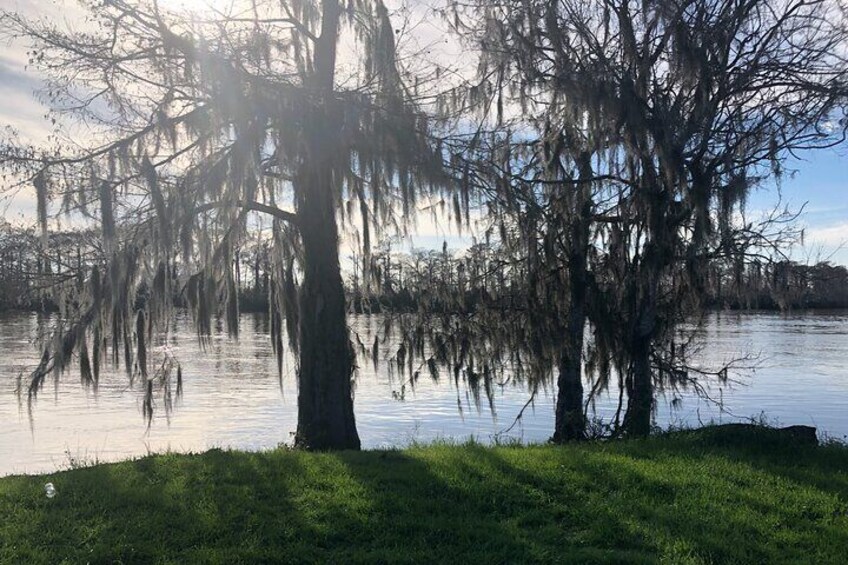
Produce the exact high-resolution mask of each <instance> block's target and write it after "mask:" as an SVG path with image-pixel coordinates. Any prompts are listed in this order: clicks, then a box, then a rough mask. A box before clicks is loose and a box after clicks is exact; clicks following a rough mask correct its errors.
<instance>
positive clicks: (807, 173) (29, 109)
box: [0, 0, 848, 265]
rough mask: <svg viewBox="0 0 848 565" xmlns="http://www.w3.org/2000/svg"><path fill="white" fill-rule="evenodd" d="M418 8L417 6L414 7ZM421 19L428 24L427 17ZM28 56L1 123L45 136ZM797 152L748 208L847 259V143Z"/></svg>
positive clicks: (803, 252) (424, 237)
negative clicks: (794, 214) (785, 210)
mask: <svg viewBox="0 0 848 565" xmlns="http://www.w3.org/2000/svg"><path fill="white" fill-rule="evenodd" d="M203 1H209V0H160V4H162V5H166V4H167V3H169V2H170V3H171V4H172V6H175V7H178V6H180V5H185V6H192V5H199V4H200V3H201V2H203ZM395 3H397V2H395ZM0 9H2V10H17V11H20V12H23V13H25V14H27V15H32V16H37V17H49V18H51V19H54V20H55V19H57V18H58V19H59V20H60V23H65V24H66V25H77V24H78V23H79V22H80V21H81V19H80V12H79V10H78V8H77V7H76V6H75V5H74V2H73V1H68V2H65V1H64V0H0ZM416 11H420V10H413V12H416ZM418 25H419V26H420V25H421V23H420V22H418ZM424 25H425V27H426V26H427V23H426V22H425V24H424ZM431 27H432V25H431ZM426 35H427V36H428V39H427V41H432V40H433V38H434V37H437V35H438V30H437V28H433V29H427V31H426ZM0 37H2V35H0ZM26 60H27V55H26V46H25V45H24V44H22V43H20V42H9V41H7V40H5V39H3V40H2V41H1V42H0V127H6V126H11V127H12V128H14V129H16V130H18V131H19V132H21V133H22V134H24V135H25V136H26V137H28V138H32V139H43V138H44V137H45V136H46V134H47V132H48V131H49V122H47V121H46V120H45V118H44V114H45V108H44V106H43V105H42V104H41V102H40V101H39V98H38V96H37V92H38V91H39V89H40V88H41V81H40V78H39V77H38V75H36V74H35V73H34V72H33V71H32V70H27V69H26V68H25V66H26ZM799 157H800V158H798V159H792V160H790V161H789V162H788V163H787V164H786V168H787V169H788V170H789V171H790V172H791V174H788V175H786V177H785V178H784V179H783V180H782V182H781V183H780V186H779V187H778V186H777V185H776V184H775V183H769V184H766V185H764V186H762V187H761V188H759V189H758V190H756V191H755V192H754V193H753V194H752V195H751V197H750V200H749V202H748V209H749V210H750V211H751V212H752V214H754V213H756V211H757V210H768V209H771V208H773V207H774V206H776V205H777V204H778V203H781V204H782V205H786V206H788V207H789V208H790V209H791V210H800V209H801V208H802V207H803V209H804V213H803V215H802V216H801V222H802V224H803V225H804V226H805V228H806V233H805V245H804V247H799V248H797V249H794V250H792V252H791V254H792V257H793V258H794V259H797V260H800V261H817V260H830V261H833V262H835V263H840V264H843V265H848V145H845V146H842V147H838V148H836V149H829V150H822V151H817V152H809V153H805V154H802V155H800V156H799ZM34 209H35V205H34V194H26V193H22V194H19V195H17V196H15V197H12V198H9V197H8V196H7V197H2V198H0V212H2V213H3V216H4V217H5V218H6V219H9V220H19V221H27V220H29V219H31V218H32V217H33V216H34ZM418 231H419V234H418V236H417V237H416V238H415V243H416V244H417V245H426V246H432V247H437V248H438V247H441V242H442V241H443V240H444V239H445V238H447V239H448V241H449V244H450V245H451V246H452V247H457V246H462V245H463V241H464V240H466V241H467V238H457V237H456V234H455V233H454V232H453V231H452V230H451V228H450V227H449V226H448V225H447V223H445V222H442V223H439V222H432V221H426V220H425V221H422V222H421V223H420V226H419V230H418Z"/></svg>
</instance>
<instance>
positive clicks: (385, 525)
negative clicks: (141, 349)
mask: <svg viewBox="0 0 848 565" xmlns="http://www.w3.org/2000/svg"><path fill="white" fill-rule="evenodd" d="M846 469H848V450H846V449H844V448H817V449H816V448H794V447H789V446H786V445H782V446H778V445H771V444H769V443H768V442H767V441H762V442H748V443H747V444H739V445H727V444H724V443H721V442H718V443H716V442H715V441H714V440H713V439H709V438H707V439H705V438H704V437H700V438H698V437H696V436H687V435H678V436H668V437H663V438H657V439H650V440H645V441H629V442H617V443H609V444H589V445H582V446H566V447H563V448H555V447H532V448H496V449H491V448H484V447H481V446H478V445H473V444H472V445H463V446H431V447H426V448H414V449H410V450H407V451H388V452H363V453H352V452H343V453H330V454H320V453H319V454H306V453H293V452H286V451H278V452H270V453H263V454H250V453H230V452H224V451H219V450H213V451H210V452H208V453H205V454H203V455H195V456H178V455H164V456H157V457H150V458H145V459H141V460H138V461H135V462H127V463H121V464H116V465H104V466H98V467H93V468H90V469H82V470H77V471H71V472H66V473H60V474H56V475H54V476H52V477H50V478H49V480H53V481H54V482H55V483H56V485H57V488H58V489H59V496H58V497H57V498H55V499H53V500H49V501H48V500H46V499H45V498H44V495H43V493H41V492H40V488H41V485H43V482H44V481H45V480H48V479H46V478H44V477H13V478H7V479H2V480H0V514H2V515H4V516H5V517H6V519H5V521H4V522H3V523H2V524H0V540H6V541H2V542H0V562H57V561H61V560H67V561H69V562H93V563H96V562H123V563H150V562H174V563H177V562H179V563H187V562H221V563H236V562H298V563H303V562H363V563H380V562H383V563H395V562H486V563H489V562H492V563H517V562H557V563H568V562H573V563H593V562H607V563H626V562H633V563H643V562H644V563H653V562H668V563H711V562H712V563H733V562H737V563H780V562H816V563H842V562H843V557H844V555H846V554H848V518H846V508H847V507H846V500H848V483H846V481H848V477H846ZM9 540H11V541H9Z"/></svg>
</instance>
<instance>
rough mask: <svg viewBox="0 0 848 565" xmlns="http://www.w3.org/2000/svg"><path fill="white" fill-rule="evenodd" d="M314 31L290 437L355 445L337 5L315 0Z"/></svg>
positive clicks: (300, 201) (300, 189)
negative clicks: (336, 107) (339, 192)
mask: <svg viewBox="0 0 848 565" xmlns="http://www.w3.org/2000/svg"><path fill="white" fill-rule="evenodd" d="M322 8H323V20H322V23H321V35H320V37H319V38H318V39H317V41H316V45H315V61H314V71H315V73H314V76H313V77H312V78H313V81H312V85H313V86H314V87H315V89H316V95H317V100H316V106H315V107H314V110H313V111H312V112H311V113H310V115H308V116H306V117H305V119H306V120H307V123H308V124H309V126H310V127H308V128H306V130H305V131H304V146H305V147H304V149H305V154H304V160H303V164H302V166H301V167H300V171H299V173H298V175H297V178H296V179H295V185H296V186H295V192H296V195H297V196H296V199H297V218H298V227H299V228H300V236H301V241H302V243H303V283H302V285H301V288H300V294H299V304H298V306H299V318H298V319H299V327H298V335H299V347H300V363H299V368H298V385H299V390H298V400H297V408H298V422H297V434H296V436H295V445H296V446H298V447H304V448H307V449H319V450H323V449H359V447H360V442H359V435H358V434H357V431H356V421H355V419H354V414H353V390H352V384H351V379H352V376H353V368H354V362H353V349H352V346H351V343H350V335H349V332H348V329H347V319H346V306H345V294H344V287H343V285H342V277H341V269H340V267H339V235H338V226H337V224H336V205H335V201H334V194H335V188H336V186H335V183H337V182H340V179H338V178H336V175H335V174H334V166H333V162H334V159H336V158H337V157H338V154H337V151H336V150H335V149H336V147H335V141H334V140H335V138H336V136H335V135H334V131H333V129H334V128H333V124H334V120H333V106H332V105H333V80H334V70H335V60H336V41H337V39H338V28H339V16H340V7H339V3H338V0H324V2H322Z"/></svg>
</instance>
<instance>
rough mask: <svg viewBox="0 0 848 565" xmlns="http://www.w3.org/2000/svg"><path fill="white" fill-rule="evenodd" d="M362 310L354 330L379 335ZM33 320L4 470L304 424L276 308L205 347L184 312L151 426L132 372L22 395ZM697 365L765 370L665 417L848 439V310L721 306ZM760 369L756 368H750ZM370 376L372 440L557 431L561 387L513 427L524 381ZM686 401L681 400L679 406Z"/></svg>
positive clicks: (278, 436)
mask: <svg viewBox="0 0 848 565" xmlns="http://www.w3.org/2000/svg"><path fill="white" fill-rule="evenodd" d="M374 322H375V321H374V320H371V321H370V322H369V320H368V319H367V318H364V317H360V318H357V319H354V320H353V321H352V325H353V326H354V328H355V329H356V330H357V331H359V332H360V333H361V334H363V341H364V342H365V343H370V341H368V340H367V335H368V332H369V324H370V323H374ZM37 327H38V321H37V317H36V316H35V315H29V314H27V315H20V314H18V315H11V316H8V315H7V316H5V317H3V318H0V476H2V475H7V474H16V473H25V472H26V473H34V472H42V471H50V470H54V469H57V468H61V467H66V466H68V464H69V463H70V461H71V460H72V459H74V460H80V461H86V462H91V461H111V460H117V459H124V458H129V457H133V456H138V455H143V454H146V453H148V452H161V451H165V450H173V451H203V450H206V449H209V448H212V447H235V448H242V449H267V448H273V447H275V446H277V445H278V444H280V443H284V442H289V441H290V440H291V433H292V432H293V431H294V429H295V418H296V401H297V391H296V385H295V382H294V375H293V365H292V364H291V363H288V364H287V366H286V368H285V373H286V376H285V377H284V378H283V380H282V386H281V384H280V381H279V380H278V378H277V373H276V367H275V362H274V360H273V356H272V353H271V349H270V346H269V340H268V327H267V323H266V321H265V318H264V316H259V315H257V316H252V315H245V316H244V317H243V320H242V335H241V337H240V340H239V341H238V342H232V341H229V340H227V339H226V338H225V337H223V336H220V337H216V338H214V339H213V341H212V343H211V344H210V345H209V346H208V347H207V349H206V351H203V350H201V348H200V347H199V346H198V344H197V340H196V339H195V334H194V332H193V330H192V328H191V326H190V324H189V323H188V322H187V320H186V319H185V318H182V319H179V320H177V322H176V324H175V331H174V332H173V335H172V337H171V340H170V343H169V345H168V348H169V349H170V350H171V351H172V352H173V353H174V354H175V355H176V356H177V357H178V358H179V359H180V361H181V362H182V365H183V373H184V391H183V398H182V400H181V401H180V402H179V404H178V407H177V409H176V410H175V411H174V413H173V414H172V415H171V416H170V418H167V417H166V414H165V410H164V409H163V408H162V406H161V401H160V404H159V406H158V408H159V409H158V410H157V412H156V417H155V418H154V421H153V425H152V426H151V428H150V429H149V430H147V428H146V426H145V423H144V421H143V419H142V415H141V395H140V392H139V390H138V388H130V387H129V386H128V382H127V378H126V376H125V375H124V373H123V371H119V372H116V373H106V374H105V375H102V376H101V383H100V388H99V391H98V392H97V394H96V395H95V394H94V393H93V392H90V391H86V390H85V389H83V388H82V387H81V386H80V384H79V379H78V376H77V375H76V374H73V373H70V374H67V375H65V376H64V377H63V378H62V379H61V380H60V381H59V382H58V383H55V384H54V383H52V382H50V383H48V384H47V385H46V387H45V389H44V391H43V393H42V394H41V395H40V396H39V398H38V401H37V403H36V404H35V406H34V409H33V422H32V427H31V425H30V420H29V417H28V413H27V409H26V401H25V400H24V403H23V405H20V404H19V401H18V397H17V395H16V394H15V386H16V379H17V375H18V374H19V373H20V372H21V371H22V370H27V369H31V368H32V366H33V365H34V364H35V362H36V361H37V353H36V351H35V349H34V348H33V346H32V339H33V337H34V336H35V334H36V331H37ZM702 338H703V341H704V343H705V347H704V349H703V351H702V353H701V355H700V360H699V363H700V364H701V365H702V366H704V367H705V368H708V367H718V366H721V365H722V364H724V363H725V362H726V361H728V360H730V359H733V358H738V357H741V356H743V355H746V354H755V355H756V354H759V359H758V360H757V361H756V363H755V364H756V365H757V367H756V369H755V370H744V371H741V372H737V373H732V374H731V375H730V376H731V377H732V380H733V381H734V382H733V383H729V384H727V385H724V386H719V385H718V384H716V383H714V382H706V383H705V384H706V386H707V390H708V392H709V394H710V396H712V397H713V398H716V399H721V400H722V401H723V403H724V411H722V410H720V409H718V408H717V407H716V406H714V405H713V404H711V403H710V402H707V401H705V400H702V399H698V398H697V397H696V396H695V395H694V393H692V392H691V391H681V392H676V393H672V392H669V393H667V394H666V395H665V397H664V398H661V400H660V403H659V406H658V410H657V416H656V418H657V424H658V425H660V426H663V427H666V426H669V425H683V424H686V425H697V424H698V423H706V422H710V421H724V422H727V421H736V420H738V419H740V418H741V417H759V416H760V415H761V414H763V415H765V417H766V418H767V419H768V420H769V421H771V422H774V423H780V424H784V425H790V424H808V425H814V426H816V427H818V428H819V430H820V432H825V433H827V434H828V435H830V436H832V437H836V438H843V439H844V438H845V437H848V312H845V311H842V312H832V313H819V312H817V313H812V314H811V313H797V314H789V315H782V314H773V313H745V314H726V313H722V314H714V315H712V316H711V317H710V319H709V323H708V324H707V327H706V329H705V331H704V335H703V336H702ZM748 364H749V365H750V364H751V363H748ZM363 365H365V366H364V367H363V368H362V369H361V370H360V372H359V375H358V379H357V385H356V401H355V402H356V416H357V424H358V427H359V433H360V437H361V438H362V443H363V446H364V447H367V448H368V447H370V448H373V447H382V446H396V445H406V444H408V443H410V442H412V441H425V442H426V441H430V440H434V439H439V438H454V439H460V440H462V439H467V438H469V437H471V436H474V437H475V438H477V439H478V440H480V441H492V440H493V439H495V438H496V437H497V438H503V439H519V440H522V441H544V440H545V439H547V438H548V437H549V436H550V433H551V429H552V426H553V403H554V399H553V397H552V395H551V394H550V393H542V394H540V395H537V397H536V400H535V403H534V406H533V408H531V409H528V410H527V411H526V412H525V415H524V417H523V418H522V419H521V421H520V422H519V423H518V424H517V425H515V426H514V427H513V428H512V430H510V432H509V433H506V434H500V435H499V432H502V431H503V430H504V429H506V428H508V427H509V426H510V425H511V424H512V423H513V422H514V420H515V417H516V415H517V414H518V413H519V411H520V410H521V408H522V406H524V405H525V403H526V402H527V400H528V398H529V394H528V393H527V391H526V390H525V389H523V388H522V386H520V385H516V384H508V385H506V386H499V387H495V401H494V410H492V409H491V408H490V407H489V405H488V403H487V402H486V401H485V399H484V400H483V402H482V403H481V405H480V407H479V408H478V407H477V406H476V405H475V402H474V399H473V397H472V396H471V395H470V393H468V392H467V391H466V390H465V389H464V388H463V387H460V388H459V390H457V388H456V387H454V386H453V385H452V383H451V381H450V379H443V380H442V381H441V382H439V383H433V382H431V381H430V380H429V378H426V377H424V376H422V377H421V379H420V381H419V382H418V384H417V386H416V387H415V390H414V392H413V391H409V390H407V392H406V395H405V399H404V400H403V401H401V400H398V399H396V393H398V392H399V391H400V386H401V383H400V382H399V378H398V376H397V375H395V376H392V375H390V374H389V373H388V372H387V371H385V370H384V369H382V368H381V369H380V370H378V371H376V372H375V371H374V369H373V367H372V366H371V363H370V362H369V363H364V362H363ZM673 401H674V402H673ZM616 402H617V391H612V393H611V394H610V393H608V394H605V395H603V396H602V398H601V399H600V400H599V401H598V403H597V407H596V410H597V414H598V415H599V416H606V417H609V416H610V415H611V414H612V413H613V412H614V409H615V404H616Z"/></svg>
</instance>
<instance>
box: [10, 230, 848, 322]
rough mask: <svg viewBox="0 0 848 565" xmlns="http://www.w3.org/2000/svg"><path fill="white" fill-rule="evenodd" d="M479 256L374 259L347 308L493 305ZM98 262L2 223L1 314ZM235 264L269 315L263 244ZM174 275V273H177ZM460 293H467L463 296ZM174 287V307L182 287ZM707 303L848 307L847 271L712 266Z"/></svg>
mask: <svg viewBox="0 0 848 565" xmlns="http://www.w3.org/2000/svg"><path fill="white" fill-rule="evenodd" d="M490 251H491V250H490ZM472 252H473V251H472ZM476 252H477V255H478V258H477V259H475V260H474V261H471V260H469V258H468V257H467V256H466V255H464V254H454V253H446V252H444V251H435V250H426V251H421V250H419V251H416V252H413V253H410V254H398V253H395V254H383V255H379V254H377V255H375V257H374V258H372V262H371V267H370V268H371V269H373V270H374V271H375V272H374V273H371V275H372V276H371V277H370V279H371V280H372V281H376V282H374V283H372V284H371V285H370V286H369V287H368V288H365V287H364V286H363V284H362V283H361V281H360V278H361V277H360V275H359V268H358V266H357V269H355V270H354V272H353V273H352V274H351V276H349V277H348V279H347V281H346V282H347V284H346V287H347V291H348V296H349V300H350V304H351V309H352V310H353V311H354V312H357V313H365V312H371V313H378V312H381V311H384V310H391V311H393V312H398V311H417V310H419V309H420V308H421V307H423V305H424V304H426V307H427V309H428V310H429V311H434V310H435V311H438V310H439V300H438V297H437V296H435V297H434V296H433V288H434V286H433V280H434V279H437V280H439V281H440V282H441V283H442V284H443V285H452V287H453V288H452V290H451V292H453V293H456V292H462V293H464V294H465V296H464V299H463V300H462V301H461V303H462V304H463V305H464V306H465V308H467V309H468V310H469V311H472V310H474V308H475V304H477V303H478V302H479V301H480V300H483V299H486V300H487V301H488V302H489V303H490V304H491V298H492V297H485V296H483V295H482V294H484V293H485V292H486V290H485V286H484V285H475V284H465V283H464V282H463V280H464V279H466V278H468V279H469V280H475V279H478V278H479V277H480V273H479V271H480V270H481V268H482V267H481V266H480V265H481V263H480V261H479V249H478V250H477V251H476ZM492 255H494V256H496V253H492ZM100 256H101V249H100V239H99V237H98V234H96V233H94V232H90V231H65V232H58V233H51V234H50V235H49V236H48V237H47V240H46V243H45V241H44V240H42V239H41V237H40V236H39V234H38V233H36V232H35V230H33V229H32V228H20V227H15V226H12V225H10V224H8V223H0V310H12V309H16V310H57V309H58V308H59V306H60V305H59V304H57V303H56V301H55V298H54V296H55V293H53V292H51V289H53V288H55V287H57V286H58V285H62V284H67V283H68V281H70V280H72V279H73V278H75V277H78V276H79V275H80V273H81V272H83V271H84V270H85V269H86V268H87V267H88V266H90V265H91V264H93V263H95V262H97V257H100ZM494 261H496V259H493V260H490V262H492V265H490V268H491V269H493V270H496V269H497V265H496V264H494ZM234 263H235V265H234V267H235V269H234V272H235V275H236V279H237V284H238V288H239V307H240V309H241V311H242V312H265V311H267V310H268V292H269V287H268V285H269V280H270V278H271V269H272V262H271V257H270V248H269V245H268V244H267V242H261V241H260V242H256V243H254V244H253V245H250V246H248V247H247V248H245V249H242V250H241V251H240V252H239V253H237V254H236V257H235V258H234ZM471 270H476V271H478V272H476V273H473V272H470V271H471ZM174 272H175V273H178V272H179V269H178V268H176V267H175V269H174ZM469 273H470V274H469ZM490 275H491V276H495V275H494V274H490ZM463 287H464V288H465V290H460V289H461V288H463ZM509 287H510V285H509V284H503V285H501V286H500V288H502V289H503V288H507V289H508V288H509ZM174 288H175V289H176V292H177V297H176V298H177V299H178V301H179V299H180V296H179V295H180V291H181V287H180V285H175V286H174ZM521 288H523V287H521ZM419 289H420V290H419ZM521 292H522V291H521V290H520V289H519V288H518V285H516V289H515V290H514V292H510V291H509V290H507V291H506V292H502V293H501V294H500V296H498V298H497V300H498V301H499V302H501V303H502V305H503V307H504V308H508V307H509V305H510V304H511V303H515V304H518V303H521V301H522V300H523V298H522V297H521V296H520V293H521ZM425 294H426V296H424V295H425ZM706 303H707V306H708V307H710V308H713V309H730V310H793V309H827V308H848V269H846V267H845V266H842V265H833V264H831V263H829V262H826V261H824V262H819V263H816V264H814V265H806V264H803V263H797V262H794V261H787V260H782V261H763V260H752V261H744V262H734V263H733V264H728V263H727V262H723V261H721V262H720V261H717V262H715V263H713V265H712V266H711V268H710V270H709V275H708V280H707V281H706ZM455 304H456V302H455V301H453V300H451V301H450V304H449V305H448V304H445V308H455Z"/></svg>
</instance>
